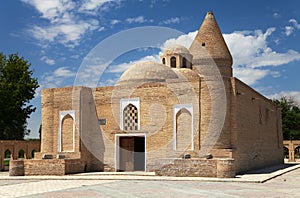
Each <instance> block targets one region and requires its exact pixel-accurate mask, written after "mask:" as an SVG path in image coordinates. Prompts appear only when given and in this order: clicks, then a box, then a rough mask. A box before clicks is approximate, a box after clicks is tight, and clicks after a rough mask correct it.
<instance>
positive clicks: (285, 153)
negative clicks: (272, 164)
mask: <svg viewBox="0 0 300 198" xmlns="http://www.w3.org/2000/svg"><path fill="white" fill-rule="evenodd" d="M283 153H284V158H286V159H288V158H289V149H288V148H287V147H285V146H284V147H283Z"/></svg>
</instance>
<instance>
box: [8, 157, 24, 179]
mask: <svg viewBox="0 0 300 198" xmlns="http://www.w3.org/2000/svg"><path fill="white" fill-rule="evenodd" d="M9 176H24V160H10V162H9Z"/></svg>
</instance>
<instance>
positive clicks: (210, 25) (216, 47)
mask: <svg viewBox="0 0 300 198" xmlns="http://www.w3.org/2000/svg"><path fill="white" fill-rule="evenodd" d="M190 52H191V54H192V55H193V57H194V60H195V63H196V64H197V63H199V61H200V62H201V60H206V59H207V58H209V56H210V57H211V58H213V60H214V61H215V63H216V64H217V65H218V66H221V67H222V66H227V67H231V66H232V56H231V54H230V52H229V49H228V47H227V45H226V43H225V40H224V38H223V36H222V33H221V31H220V28H219V26H218V24H217V21H216V19H215V17H214V14H213V13H212V12H208V13H207V14H206V17H205V19H204V21H203V23H202V25H201V27H200V29H199V31H198V33H197V35H196V37H195V39H194V41H193V43H192V45H191V47H190Z"/></svg>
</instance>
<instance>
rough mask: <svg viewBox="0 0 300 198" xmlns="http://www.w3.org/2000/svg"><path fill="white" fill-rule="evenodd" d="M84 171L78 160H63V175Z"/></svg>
mask: <svg viewBox="0 0 300 198" xmlns="http://www.w3.org/2000/svg"><path fill="white" fill-rule="evenodd" d="M84 171H85V167H84V164H82V163H81V161H80V159H65V174H74V173H82V172H84Z"/></svg>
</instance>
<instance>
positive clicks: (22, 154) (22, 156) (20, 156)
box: [18, 149, 25, 158]
mask: <svg viewBox="0 0 300 198" xmlns="http://www.w3.org/2000/svg"><path fill="white" fill-rule="evenodd" d="M24 154H25V151H24V150H23V149H21V150H19V153H18V158H24Z"/></svg>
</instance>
